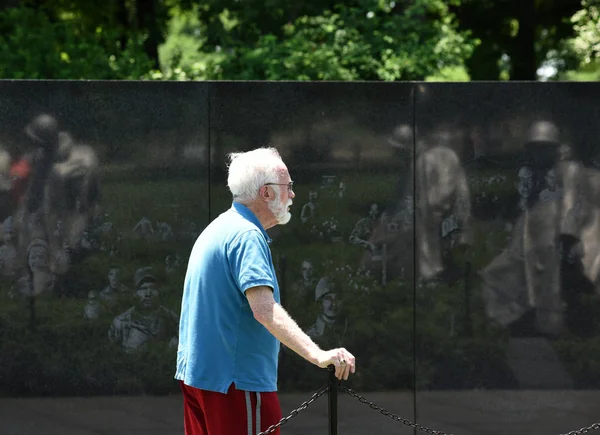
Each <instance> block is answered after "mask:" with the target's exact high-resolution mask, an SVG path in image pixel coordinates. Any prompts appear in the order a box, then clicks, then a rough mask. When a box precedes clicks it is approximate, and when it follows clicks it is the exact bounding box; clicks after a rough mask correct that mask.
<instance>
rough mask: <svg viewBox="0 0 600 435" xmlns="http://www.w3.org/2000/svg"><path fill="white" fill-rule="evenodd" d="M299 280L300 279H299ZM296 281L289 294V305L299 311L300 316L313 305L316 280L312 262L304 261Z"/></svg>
mask: <svg viewBox="0 0 600 435" xmlns="http://www.w3.org/2000/svg"><path fill="white" fill-rule="evenodd" d="M298 278H299V279H298ZM298 278H296V279H294V282H293V283H292V286H291V291H290V294H289V305H290V306H291V307H292V306H293V307H294V308H295V309H297V310H298V311H299V313H298V315H301V314H303V313H304V312H305V310H306V308H307V307H309V306H310V305H311V304H312V303H313V300H314V299H313V289H314V288H315V284H316V280H315V277H314V268H313V263H312V261H311V260H308V259H306V260H303V261H302V265H301V274H300V276H299V277H298Z"/></svg>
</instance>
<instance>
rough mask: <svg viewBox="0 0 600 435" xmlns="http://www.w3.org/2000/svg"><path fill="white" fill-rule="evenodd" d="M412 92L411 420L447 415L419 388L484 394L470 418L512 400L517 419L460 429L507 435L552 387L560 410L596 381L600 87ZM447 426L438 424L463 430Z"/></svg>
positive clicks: (527, 420) (581, 422)
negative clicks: (413, 285) (413, 416)
mask: <svg viewBox="0 0 600 435" xmlns="http://www.w3.org/2000/svg"><path fill="white" fill-rule="evenodd" d="M415 97H416V102H415V109H416V110H415V113H416V115H415V119H416V122H415V126H416V127H415V131H416V159H415V166H416V172H415V173H416V177H415V180H416V183H415V185H416V193H417V195H416V198H417V200H416V209H415V215H416V216H417V228H416V229H417V231H416V233H415V245H416V254H417V255H416V268H417V271H418V279H417V285H416V289H415V300H416V330H415V333H416V335H415V342H416V358H417V365H416V367H417V369H416V373H415V379H416V382H417V387H418V392H417V401H416V407H417V415H418V417H419V421H420V422H421V423H422V424H425V425H427V424H443V422H444V419H445V417H443V416H440V415H439V414H438V413H439V412H440V407H439V404H432V403H431V402H430V401H428V398H429V397H430V393H425V392H430V391H440V390H449V391H456V390H462V392H460V393H458V392H457V393H456V394H448V395H446V396H445V399H443V400H442V399H441V398H440V404H441V403H442V402H443V401H444V400H445V401H447V405H448V406H454V405H455V403H456V401H457V400H462V399H460V398H461V397H467V396H469V395H470V393H469V392H473V391H479V390H486V391H487V394H485V399H484V400H485V402H486V403H487V405H486V404H484V403H482V402H481V403H479V404H478V405H477V406H474V408H473V413H474V414H480V413H482V412H483V413H487V412H489V409H491V408H493V407H494V406H495V407H496V408H503V407H506V406H507V403H508V402H507V400H508V399H507V397H509V396H510V397H511V400H510V401H511V405H510V406H511V407H514V408H516V409H519V407H522V409H523V412H522V413H520V414H519V413H514V414H509V416H506V417H505V418H503V419H502V420H498V421H496V422H495V423H494V424H491V423H492V422H491V421H489V423H490V425H489V427H486V428H485V432H483V431H482V430H483V429H482V426H484V424H473V425H472V426H470V427H469V426H468V424H465V426H464V427H462V426H461V428H460V433H463V434H481V433H489V434H505V433H509V432H510V433H515V432H514V427H515V423H516V422H517V421H518V422H519V423H520V425H521V426H520V427H522V428H528V429H526V430H525V432H524V433H531V430H533V428H534V427H535V422H536V421H537V420H539V418H540V416H541V415H545V416H546V415H548V409H551V408H552V407H553V406H554V401H555V400H556V395H555V394H549V391H555V390H559V391H561V393H562V395H561V397H562V401H563V403H564V405H565V407H568V406H571V405H574V404H575V403H577V402H576V397H578V393H577V392H575V391H574V390H578V389H596V390H597V389H598V388H599V387H600V378H599V377H598V370H597V364H596V361H597V360H598V358H599V357H600V354H597V351H596V350H597V349H598V346H597V343H598V336H599V334H600V323H599V322H598V320H597V318H598V315H597V314H598V312H599V309H600V289H599V287H598V278H599V272H600V269H599V268H598V265H599V264H600V245H599V240H600V228H599V227H598V222H600V220H599V219H598V218H599V217H600V202H599V201H598V198H599V194H600V172H599V170H598V166H597V163H596V158H597V153H598V151H599V150H600V149H599V148H598V139H597V138H598V133H599V131H598V129H599V127H598V124H597V123H596V122H595V120H596V119H597V118H598V115H599V110H600V109H599V108H598V104H597V102H598V101H599V98H600V86H599V85H597V84H571V83H548V84H531V83H510V84H509V83H506V84H500V83H470V84H468V85H465V84H452V85H447V84H446V85H443V84H418V85H416V88H415ZM504 390H512V392H513V394H512V395H511V394H509V393H507V392H505V391H504ZM529 390H533V391H529ZM521 391H523V392H525V391H527V394H519V392H521ZM421 392H423V393H421ZM440 397H442V396H440ZM482 398H483V397H482ZM532 399H533V400H534V401H535V404H532ZM480 407H482V408H481V409H479V408H480ZM486 407H487V408H486ZM483 408H486V409H485V410H484V409H483ZM473 417H474V418H475V417H476V416H475V415H473ZM547 418H548V419H549V421H548V422H549V423H552V421H553V420H552V419H553V418H554V423H553V424H554V425H555V427H556V428H557V430H567V429H568V430H572V429H575V428H579V427H582V426H588V425H590V424H591V423H593V422H594V419H593V417H592V416H591V415H588V414H585V413H579V414H577V413H573V414H572V415H570V416H568V417H566V416H565V415H564V413H554V414H553V415H551V416H549V417H547ZM515 419H516V420H515ZM445 423H446V424H448V426H447V427H443V426H442V427H439V426H438V427H435V429H437V430H443V431H445V430H448V431H458V430H459V429H458V428H457V427H456V426H454V425H453V422H452V421H450V420H446V421H445Z"/></svg>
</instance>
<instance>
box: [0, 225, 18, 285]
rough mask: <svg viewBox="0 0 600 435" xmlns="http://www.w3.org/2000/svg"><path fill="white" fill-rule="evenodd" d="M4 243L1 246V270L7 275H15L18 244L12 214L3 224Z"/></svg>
mask: <svg viewBox="0 0 600 435" xmlns="http://www.w3.org/2000/svg"><path fill="white" fill-rule="evenodd" d="M2 233H3V234H2V235H3V237H4V244H3V245H2V246H1V247H0V271H1V273H2V275H4V276H6V277H13V276H14V275H15V273H16V271H17V244H16V238H15V229H14V225H13V218H12V216H9V217H7V218H6V219H5V220H4V223H3V224H2Z"/></svg>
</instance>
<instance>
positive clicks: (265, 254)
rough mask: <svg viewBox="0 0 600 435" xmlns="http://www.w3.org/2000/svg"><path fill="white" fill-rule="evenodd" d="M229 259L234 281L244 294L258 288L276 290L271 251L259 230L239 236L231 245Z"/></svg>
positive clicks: (228, 252)
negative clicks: (265, 287) (263, 287)
mask: <svg viewBox="0 0 600 435" xmlns="http://www.w3.org/2000/svg"><path fill="white" fill-rule="evenodd" d="M227 257H228V260H229V267H230V270H231V274H232V276H233V280H234V281H235V283H236V285H237V287H238V289H239V290H240V291H241V292H242V293H244V292H245V291H246V290H248V289H249V288H252V287H256V286H267V287H271V288H272V289H275V287H276V279H277V278H276V277H275V273H274V271H273V260H272V257H271V251H270V250H269V245H268V244H267V241H266V240H265V238H264V236H263V235H262V234H261V233H260V232H259V231H258V230H250V231H245V232H243V233H241V234H239V235H238V236H237V237H236V238H235V239H234V240H233V241H232V242H231V244H230V245H229V247H228V250H227Z"/></svg>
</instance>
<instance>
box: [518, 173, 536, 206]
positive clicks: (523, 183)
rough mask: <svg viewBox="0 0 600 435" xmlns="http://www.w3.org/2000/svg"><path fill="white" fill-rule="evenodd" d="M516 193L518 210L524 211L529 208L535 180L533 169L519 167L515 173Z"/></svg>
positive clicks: (532, 198)
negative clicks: (517, 195)
mask: <svg viewBox="0 0 600 435" xmlns="http://www.w3.org/2000/svg"><path fill="white" fill-rule="evenodd" d="M515 186H516V188H517V192H518V193H519V210H521V211H525V210H527V209H528V208H529V206H530V205H531V203H532V200H534V199H535V198H534V197H533V194H534V189H535V178H534V173H533V169H532V168H531V167H530V166H521V167H520V168H519V172H518V173H517V182H516V184H515Z"/></svg>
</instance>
